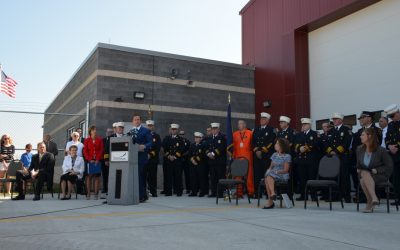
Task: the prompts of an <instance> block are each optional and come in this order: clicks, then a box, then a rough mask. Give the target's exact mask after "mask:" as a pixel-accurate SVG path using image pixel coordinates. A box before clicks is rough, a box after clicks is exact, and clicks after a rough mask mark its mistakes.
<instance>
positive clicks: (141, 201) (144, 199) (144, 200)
mask: <svg viewBox="0 0 400 250" xmlns="http://www.w3.org/2000/svg"><path fill="white" fill-rule="evenodd" d="M146 201H147V199H146V198H142V199H140V200H139V202H140V203H145V202H146Z"/></svg>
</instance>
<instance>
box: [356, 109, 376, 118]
mask: <svg viewBox="0 0 400 250" xmlns="http://www.w3.org/2000/svg"><path fill="white" fill-rule="evenodd" d="M364 117H374V112H369V111H363V112H361V114H360V117H358V120H360V119H361V118H364Z"/></svg>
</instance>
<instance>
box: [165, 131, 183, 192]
mask: <svg viewBox="0 0 400 250" xmlns="http://www.w3.org/2000/svg"><path fill="white" fill-rule="evenodd" d="M162 147H163V150H164V193H165V195H166V196H171V195H172V188H173V189H174V190H173V191H174V193H176V194H177V195H178V196H182V190H183V185H182V167H183V160H184V159H183V153H184V151H185V142H184V141H183V139H182V138H181V137H180V136H179V135H176V136H172V135H167V136H166V137H165V138H164V140H163V142H162ZM169 156H173V157H175V159H174V160H170V159H169V158H168V157H169Z"/></svg>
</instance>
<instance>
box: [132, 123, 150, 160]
mask: <svg viewBox="0 0 400 250" xmlns="http://www.w3.org/2000/svg"><path fill="white" fill-rule="evenodd" d="M129 135H130V136H132V143H133V144H139V145H145V147H146V148H145V149H144V152H139V153H138V163H139V165H144V164H146V163H147V162H148V153H149V151H150V150H151V148H152V147H153V136H152V135H151V132H150V130H149V129H148V128H145V127H143V126H141V127H140V129H139V130H138V132H137V133H136V134H135V133H134V132H133V131H132V130H131V131H130V132H129Z"/></svg>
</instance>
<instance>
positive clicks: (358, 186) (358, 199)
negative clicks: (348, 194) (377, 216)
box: [357, 184, 360, 212]
mask: <svg viewBox="0 0 400 250" xmlns="http://www.w3.org/2000/svg"><path fill="white" fill-rule="evenodd" d="M358 211H360V184H358V185H357V212H358Z"/></svg>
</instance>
